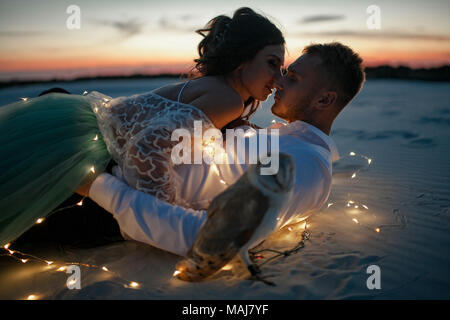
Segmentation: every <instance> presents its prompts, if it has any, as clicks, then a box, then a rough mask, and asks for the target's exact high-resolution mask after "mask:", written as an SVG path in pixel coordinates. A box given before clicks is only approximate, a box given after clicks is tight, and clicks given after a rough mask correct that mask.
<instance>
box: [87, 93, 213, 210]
mask: <svg viewBox="0 0 450 320" xmlns="http://www.w3.org/2000/svg"><path fill="white" fill-rule="evenodd" d="M86 97H87V98H88V99H89V100H90V102H91V105H92V109H93V110H94V112H95V114H96V115H97V120H98V124H99V128H100V131H101V133H102V136H103V139H104V141H105V143H106V145H107V148H108V151H109V153H110V154H111V156H112V158H113V159H114V160H115V161H116V162H117V163H118V165H119V167H120V168H121V169H122V173H123V176H124V178H125V180H126V182H127V183H128V185H130V186H131V187H134V188H135V189H137V190H140V191H143V192H146V193H149V194H152V195H155V196H156V197H157V198H159V199H162V200H165V201H167V202H170V203H173V204H178V205H182V206H188V204H186V203H185V202H184V201H183V200H182V199H181V197H180V189H181V188H180V185H181V183H182V181H181V178H180V177H179V176H178V175H177V173H176V171H175V170H174V164H173V163H172V160H171V151H172V148H173V147H174V146H175V145H176V144H178V143H179V142H178V141H171V135H172V132H173V131H174V130H175V129H178V128H184V129H187V130H189V131H190V132H191V136H192V137H193V136H194V134H193V133H194V121H196V120H201V121H202V126H203V128H202V129H203V132H204V130H207V129H209V128H214V125H213V123H212V122H211V120H210V119H209V118H208V117H207V116H206V115H205V114H204V113H203V112H202V111H201V110H199V109H197V108H196V107H194V106H192V105H189V104H183V103H180V102H177V101H172V100H168V99H166V98H164V97H162V96H159V95H157V94H155V93H152V92H149V93H144V94H139V95H133V96H130V97H120V98H115V99H112V98H111V97H108V96H105V95H103V94H101V93H99V92H95V91H94V92H91V93H89V94H88V95H87V96H86Z"/></svg>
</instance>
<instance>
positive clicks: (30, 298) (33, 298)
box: [27, 294, 38, 300]
mask: <svg viewBox="0 0 450 320" xmlns="http://www.w3.org/2000/svg"><path fill="white" fill-rule="evenodd" d="M37 299H38V296H37V295H35V294H30V295H29V296H28V297H27V300H37Z"/></svg>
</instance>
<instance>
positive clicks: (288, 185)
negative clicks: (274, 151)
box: [248, 153, 295, 195]
mask: <svg viewBox="0 0 450 320" xmlns="http://www.w3.org/2000/svg"><path fill="white" fill-rule="evenodd" d="M261 167H262V165H261V164H260V163H258V164H257V165H252V166H251V167H250V168H249V171H248V174H249V179H250V181H251V183H252V184H253V185H255V186H256V187H257V188H258V189H260V190H261V191H262V192H263V193H264V194H267V195H275V194H281V193H286V192H289V191H291V190H292V188H293V187H294V181H295V162H294V159H293V158H292V156H290V155H288V154H286V153H280V154H279V169H278V172H277V173H276V174H273V175H261V174H260V170H261Z"/></svg>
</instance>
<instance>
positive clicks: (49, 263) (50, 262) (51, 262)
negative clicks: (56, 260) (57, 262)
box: [45, 261, 53, 265]
mask: <svg viewBox="0 0 450 320" xmlns="http://www.w3.org/2000/svg"><path fill="white" fill-rule="evenodd" d="M45 262H46V263H47V264H48V265H51V264H53V261H45Z"/></svg>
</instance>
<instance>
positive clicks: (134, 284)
mask: <svg viewBox="0 0 450 320" xmlns="http://www.w3.org/2000/svg"><path fill="white" fill-rule="evenodd" d="M130 286H131V287H133V288H137V287H139V283H137V282H134V281H131V282H130Z"/></svg>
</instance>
